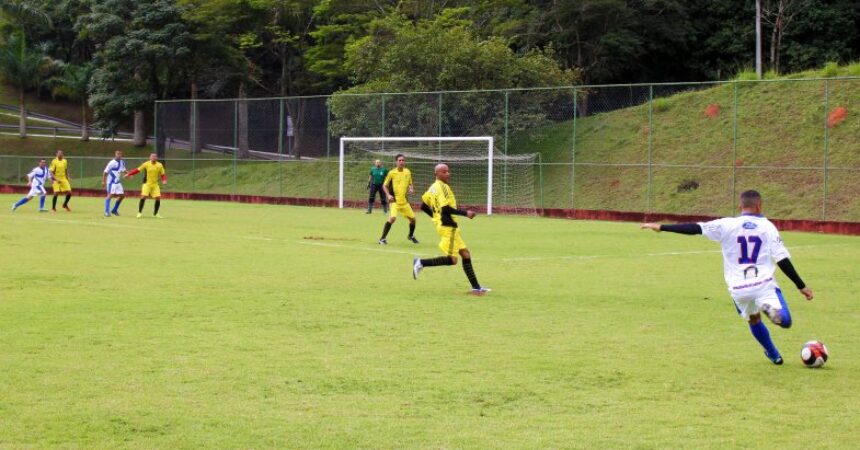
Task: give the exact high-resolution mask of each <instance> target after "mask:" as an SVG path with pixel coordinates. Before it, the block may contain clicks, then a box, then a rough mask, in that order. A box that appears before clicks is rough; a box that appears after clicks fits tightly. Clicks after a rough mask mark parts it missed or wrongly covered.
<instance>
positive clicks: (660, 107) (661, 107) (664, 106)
mask: <svg viewBox="0 0 860 450" xmlns="http://www.w3.org/2000/svg"><path fill="white" fill-rule="evenodd" d="M671 106H672V103H671V102H670V101H669V99H668V98H655V99H654V100H652V101H651V108H652V110H653V111H654V112H663V111H668V110H669V108H670V107H671Z"/></svg>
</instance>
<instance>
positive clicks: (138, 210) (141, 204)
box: [137, 198, 146, 214]
mask: <svg viewBox="0 0 860 450" xmlns="http://www.w3.org/2000/svg"><path fill="white" fill-rule="evenodd" d="M144 203H146V199H145V198H142V199H140V204H138V205H137V212H138V214H140V213H142V212H143V204H144Z"/></svg>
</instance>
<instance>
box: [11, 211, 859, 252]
mask: <svg viewBox="0 0 860 450" xmlns="http://www.w3.org/2000/svg"><path fill="white" fill-rule="evenodd" d="M46 214H47V213H46ZM0 218H10V219H17V220H31V221H40V222H52V223H61V224H74V225H86V226H103V227H108V228H128V229H135V230H148V231H159V230H161V228H156V227H146V226H140V225H126V224H117V223H106V222H104V221H98V220H94V221H84V220H75V219H54V218H50V217H29V216H14V215H4V216H0ZM200 234H207V235H211V236H218V237H223V235H220V234H218V233H200ZM235 237H237V238H240V239H246V240H251V241H264V242H285V243H289V242H294V243H297V244H300V245H310V246H314V247H329V248H342V249H348V250H358V251H361V252H368V251H369V252H378V253H391V254H400V255H410V256H421V255H422V253H421V252H409V251H402V250H394V249H388V248H374V247H364V246H358V245H344V244H337V243H333V242H309V241H307V240H292V239H282V238H270V237H265V236H235ZM843 245H845V244H844V243H838V244H837V243H834V244H811V245H797V246H792V247H789V251H791V250H793V249H807V248H818V247H832V246H843ZM416 250H417V249H416ZM721 252H722V250H718V249H715V250H694V251H687V252H653V253H642V254H638V255H631V254H626V255H625V254H616V255H611V254H600V255H557V256H518V257H510V258H494V257H482V258H481V259H485V260H491V261H493V260H498V261H503V262H528V261H553V260H560V261H565V260H567V261H583V260H590V259H602V258H650V257H659V256H683V255H700V254H710V253H721Z"/></svg>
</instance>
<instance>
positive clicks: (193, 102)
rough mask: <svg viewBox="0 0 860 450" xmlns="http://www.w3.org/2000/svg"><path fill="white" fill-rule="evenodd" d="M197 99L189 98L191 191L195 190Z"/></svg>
mask: <svg viewBox="0 0 860 450" xmlns="http://www.w3.org/2000/svg"><path fill="white" fill-rule="evenodd" d="M196 181H197V100H191V192H197V190H196V188H195V186H196Z"/></svg>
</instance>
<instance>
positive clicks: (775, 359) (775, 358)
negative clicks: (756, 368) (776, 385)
mask: <svg viewBox="0 0 860 450" xmlns="http://www.w3.org/2000/svg"><path fill="white" fill-rule="evenodd" d="M764 356H766V357H767V359H769V360H770V362H772V363H774V364H776V365H777V366H780V365H782V355H780V354H779V352H778V351H777V352H776V353H773V354H771V353H768V352H767V350H765V352H764Z"/></svg>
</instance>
